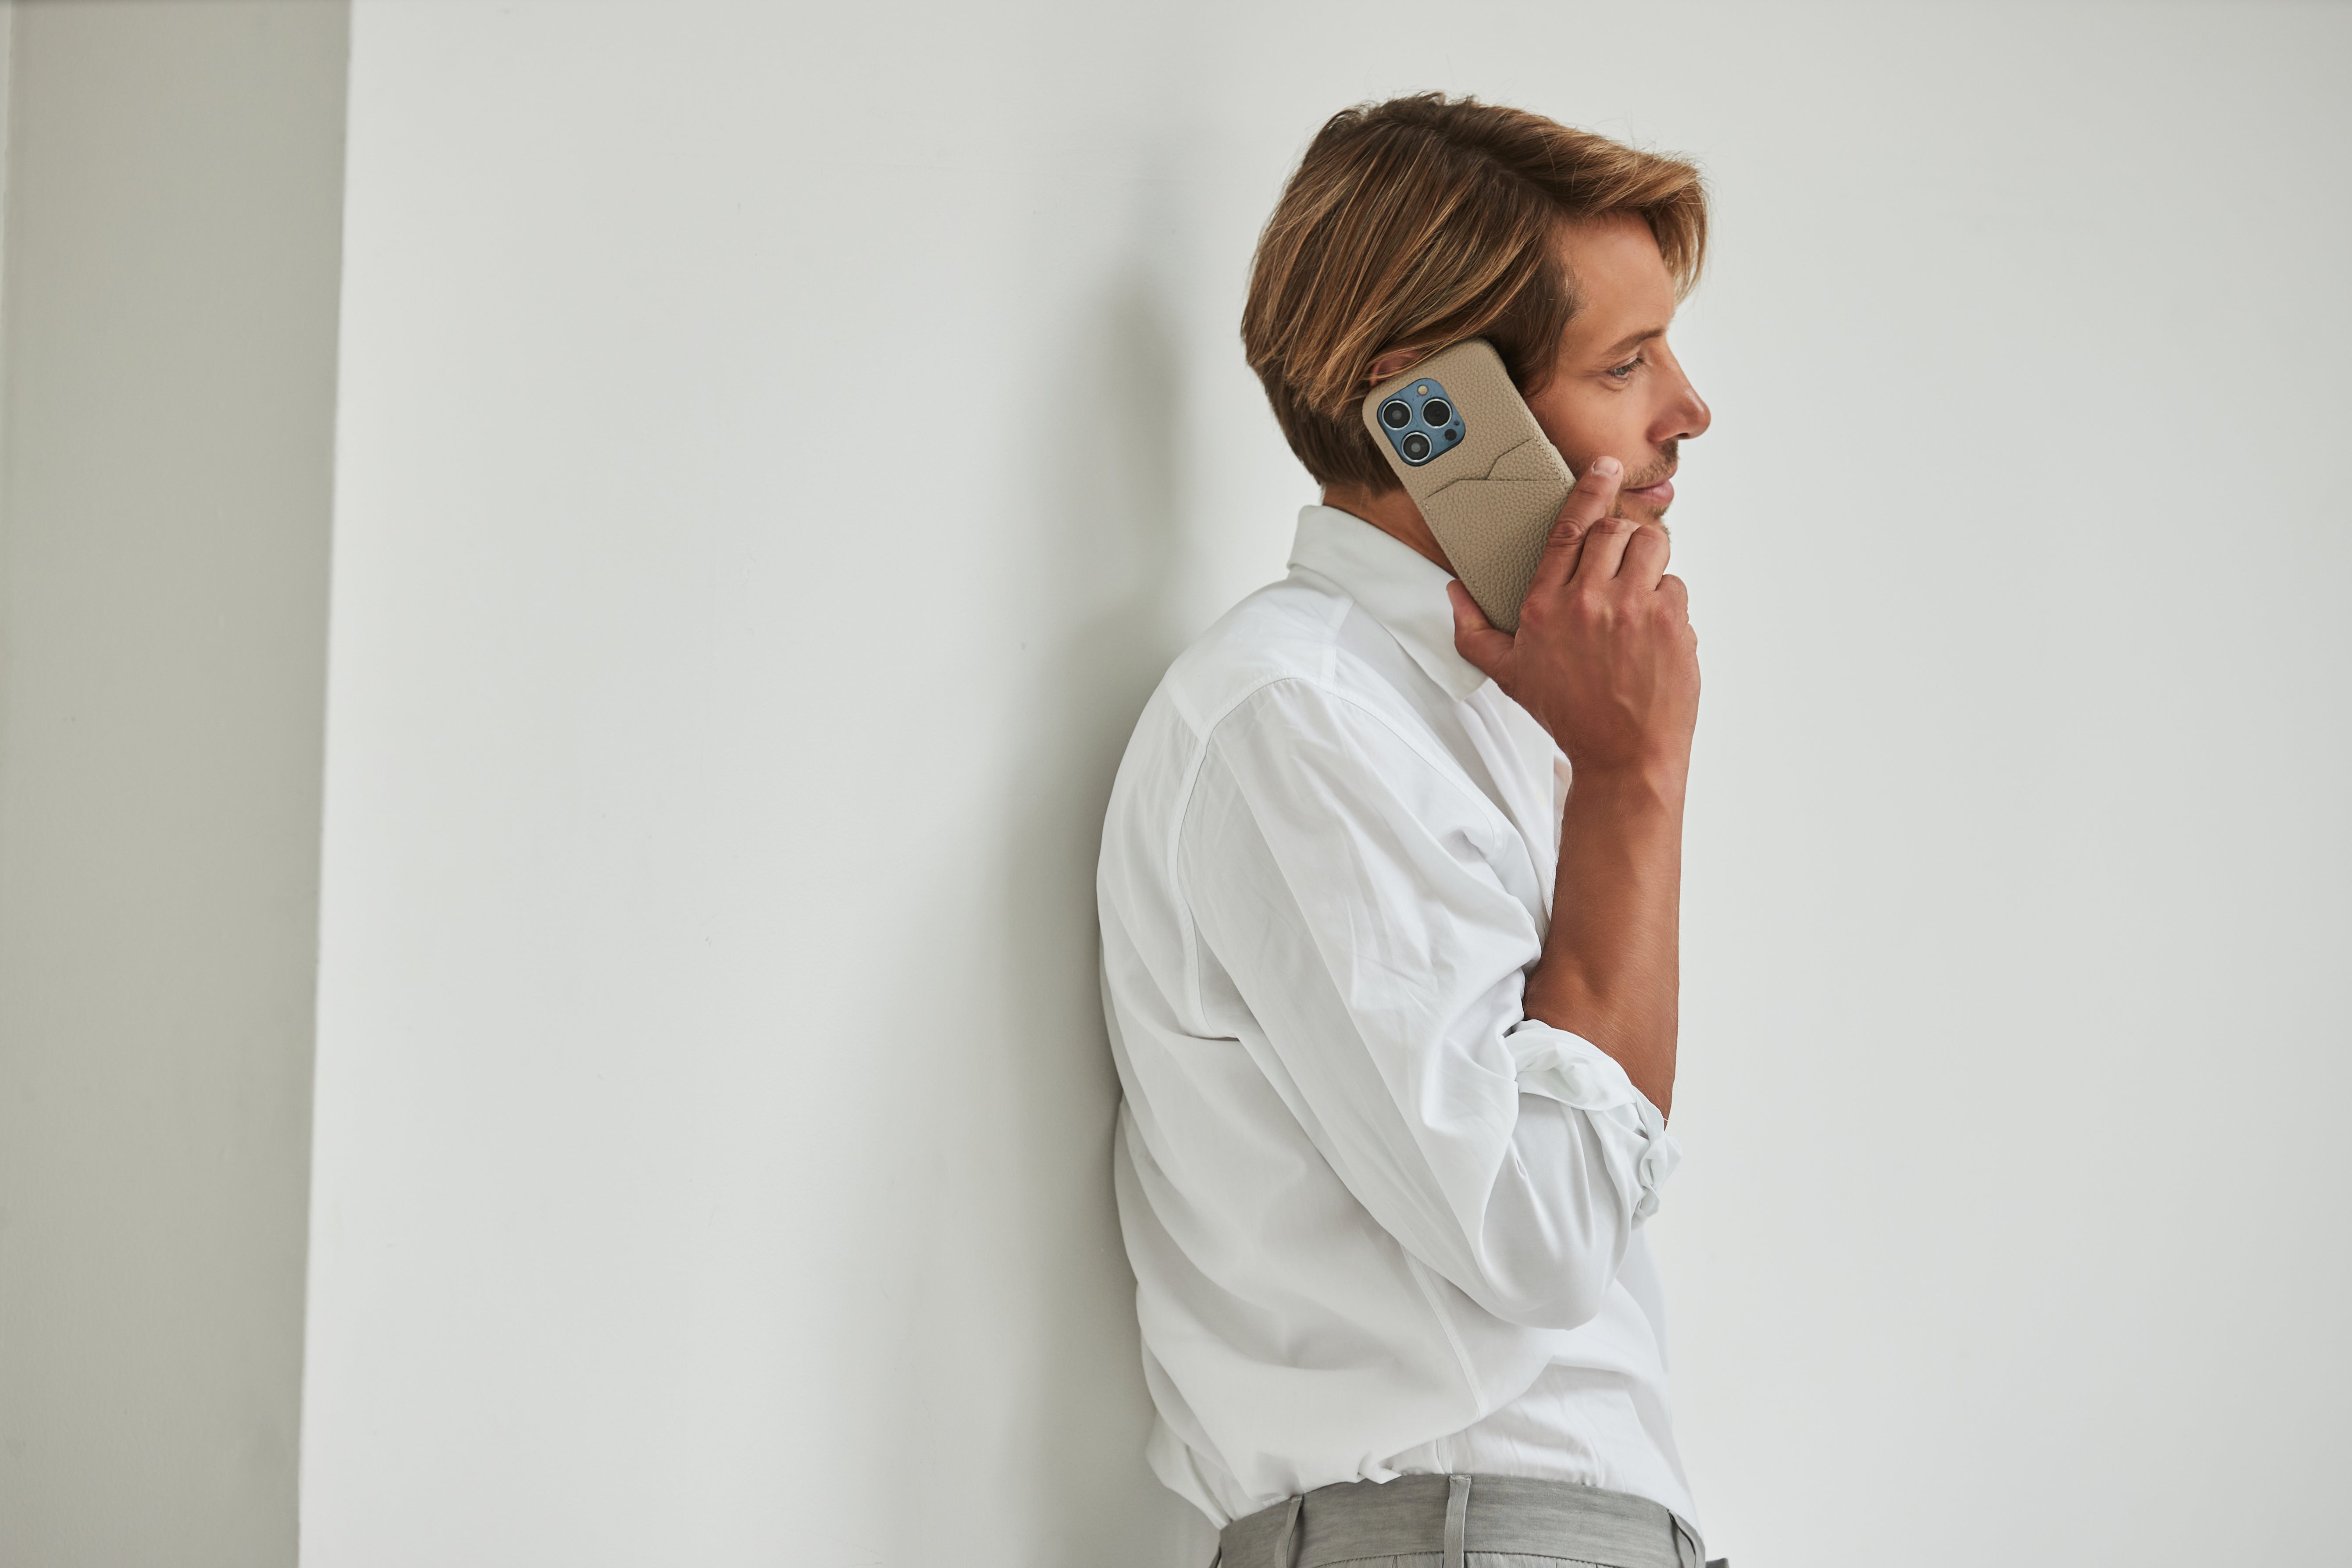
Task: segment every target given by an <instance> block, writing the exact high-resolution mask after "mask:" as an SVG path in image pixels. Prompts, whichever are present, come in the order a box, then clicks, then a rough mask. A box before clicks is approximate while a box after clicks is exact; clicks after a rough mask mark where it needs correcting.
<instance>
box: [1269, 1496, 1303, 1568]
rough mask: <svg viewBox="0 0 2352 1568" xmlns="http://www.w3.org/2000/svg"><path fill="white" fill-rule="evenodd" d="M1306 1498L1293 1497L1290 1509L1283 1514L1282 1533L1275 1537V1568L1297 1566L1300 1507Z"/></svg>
mask: <svg viewBox="0 0 2352 1568" xmlns="http://www.w3.org/2000/svg"><path fill="white" fill-rule="evenodd" d="M1306 1500H1307V1499H1306V1498H1305V1497H1304V1496H1300V1497H1295V1498H1292V1499H1291V1500H1290V1511H1289V1512H1287V1513H1286V1514H1284V1515H1283V1516H1282V1533H1281V1534H1280V1535H1277V1536H1276V1537H1275V1538H1274V1564H1273V1568H1297V1564H1298V1547H1299V1544H1300V1542H1299V1539H1298V1537H1299V1533H1300V1531H1299V1529H1298V1509H1299V1505H1300V1504H1302V1503H1304V1502H1305V1501H1306Z"/></svg>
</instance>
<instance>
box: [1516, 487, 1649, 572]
mask: <svg viewBox="0 0 2352 1568" xmlns="http://www.w3.org/2000/svg"><path fill="white" fill-rule="evenodd" d="M1624 480H1625V466H1624V465H1623V464H1622V463H1620V462H1619V461H1618V460H1617V459H1616V458H1593V459H1592V461H1591V463H1589V464H1587V465H1586V466H1585V469H1584V472H1583V473H1582V474H1581V475H1580V476H1579V477H1578V479H1577V481H1576V488H1575V489H1572V490H1570V491H1569V492H1568V501H1567V503H1566V504H1565V505H1563V506H1562V507H1561V508H1560V509H1559V519H1558V521H1555V522H1553V524H1552V525H1551V536H1550V537H1549V538H1548V539H1546V540H1545V541H1544V552H1543V559H1542V560H1540V561H1538V562H1537V563H1536V574H1535V578H1534V580H1533V581H1532V582H1530V583H1529V584H1528V592H1529V593H1530V594H1534V593H1541V592H1557V591H1558V590H1559V588H1560V587H1561V586H1562V585H1563V584H1566V583H1567V582H1568V580H1569V577H1570V575H1571V574H1574V572H1575V571H1576V561H1577V553H1578V549H1579V547H1580V545H1582V543H1583V542H1584V535H1585V533H1586V531H1588V530H1590V529H1591V527H1592V525H1593V524H1594V523H1596V522H1598V521H1601V519H1602V518H1604V517H1607V516H1608V515H1609V514H1610V512H1611V511H1612V510H1615V508H1616V505H1617V487H1618V486H1619V485H1621V484H1622V483H1623V482H1624ZM1611 570H1612V571H1613V570H1615V568H1614V566H1613V565H1612V568H1611Z"/></svg>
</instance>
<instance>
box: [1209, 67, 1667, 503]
mask: <svg viewBox="0 0 2352 1568" xmlns="http://www.w3.org/2000/svg"><path fill="white" fill-rule="evenodd" d="M1705 253H1706V193H1705V191H1704V189H1703V188H1702V187H1701V185H1700V184H1699V176H1698V171H1697V170H1696V169H1694V168H1692V167H1691V165H1689V164H1688V163H1682V162H1680V161H1678V160H1675V159H1673V158H1664V157H1660V156H1658V155H1656V154H1654V153H1642V152H1638V151H1635V150H1634V149H1633V148H1630V147H1626V146H1623V145H1622V144H1620V143H1618V142H1612V141H1610V140H1609V139H1608V138H1606V137H1604V136H1596V135H1593V134H1592V133H1591V132H1583V131H1575V130H1571V129H1570V128H1569V127H1567V126H1564V125H1560V124H1559V123H1557V122H1555V121H1549V120H1546V119H1545V118H1543V117H1542V116H1541V115H1538V114H1530V113H1528V112H1527V111H1525V110H1517V109H1505V108H1501V107H1498V106H1496V105H1493V104H1485V103H1479V102H1477V101H1476V100H1471V99H1463V100H1447V99H1445V98H1444V97H1443V96H1441V95H1439V94H1435V93H1426V94H1422V95H1420V96H1417V97H1412V98H1400V99H1394V100H1391V101H1389V102H1387V103H1381V104H1373V105H1370V106H1368V107H1363V108H1358V109H1350V110H1343V111H1342V112H1340V113H1339V114H1337V115H1334V116H1333V117H1332V118H1331V120H1330V121H1329V122H1328V123H1327V124H1326V125H1325V126H1324V127H1323V129H1322V131H1321V132H1318V134H1317V136H1316V138H1315V140H1314V142H1313V143H1312V144H1310V145H1309V146H1308V147H1307V156H1306V157H1305V159H1304V160H1302V161H1301V162H1300V163H1299V166H1298V172H1297V174H1293V175H1292V176H1291V179H1290V184H1289V185H1288V186H1287V187H1286V188H1285V189H1284V191H1283V194H1282V200H1281V201H1280V203H1278V204H1277V205H1276V207H1275V210H1274V216H1273V217H1272V218H1270V219H1269V220H1267V223H1266V226H1265V234H1264V235H1263V236H1262V237H1260V239H1259V241H1258V249H1257V259H1256V263H1255V267H1254V268H1253V269H1252V273H1251V277H1250V291H1249V302H1248V305H1247V307H1246V308H1245V309H1244V311H1243V315H1242V343H1243V347H1244V350H1245V351H1246V352H1247V353H1248V355H1249V363H1250V368H1251V369H1253V370H1255V371H1256V372H1257V374H1258V379H1259V380H1260V381H1262V382H1264V383H1265V391H1266V396H1267V398H1268V399H1269V400H1270V401H1271V402H1272V403H1273V405H1274V412H1275V417H1276V419H1278V420H1279V421H1280V422H1281V425H1282V431H1283V434H1284V436H1285V437H1287V438H1288V439H1289V442H1290V447H1291V450H1292V451H1294V452H1296V453H1297V454H1298V458H1299V460H1300V461H1301V462H1303V463H1305V464H1306V465H1307V471H1308V472H1310V473H1312V474H1313V475H1314V476H1315V477H1316V479H1318V480H1320V481H1321V482H1322V483H1323V484H1324V486H1325V487H1326V488H1327V489H1329V490H1331V491H1333V492H1335V493H1356V494H1364V495H1370V496H1379V495H1381V494H1383V493H1384V492H1387V491H1391V490H1396V489H1399V487H1398V485H1397V482H1396V477H1395V475H1394V474H1393V473H1391V471H1390V469H1389V466H1388V464H1387V462H1386V461H1385V460H1384V459H1383V458H1381V454H1380V451H1379V449H1378V448H1377V447H1375V446H1374V445H1373V443H1372V438H1371V436H1370V433H1369V432H1368V431H1366V430H1365V428H1364V426H1363V423H1362V421H1361V419H1360V417H1359V416H1358V414H1357V406H1358V405H1359V404H1360V402H1361V401H1362V399H1363V396H1364V395H1365V394H1366V393H1367V392H1368V391H1370V388H1371V386H1372V384H1373V383H1374V382H1376V381H1380V380H1384V379H1386V378H1387V377H1388V376H1390V375H1392V374H1396V373H1398V372H1399V371H1402V370H1403V369H1404V368H1405V367H1406V366H1408V365H1410V364H1412V363H1414V362H1415V361H1417V360H1419V359H1421V358H1422V357H1423V356H1424V355H1426V354H1430V353H1435V352H1436V351H1437V350H1439V349H1441V348H1444V347H1445V346H1446V345H1447V344H1449V343H1454V342H1461V341H1462V340H1463V339H1465V338H1485V339H1486V341H1487V342H1490V343H1492V344H1494V346H1495V348H1496V352H1498V353H1500V354H1501V355H1502V358H1503V363H1504V366H1505V368H1507V370H1508V371H1509V372H1510V374H1511V379H1512V381H1513V382H1515V383H1516V384H1517V385H1518V388H1519V391H1520V393H1521V395H1524V396H1525V397H1526V399H1527V401H1528V407H1529V408H1530V409H1532V410H1533V411H1534V413H1535V416H1536V418H1537V420H1538V423H1540V424H1541V425H1542V426H1543V427H1544V433H1545V434H1546V435H1548V436H1549V437H1551V440H1552V444H1553V445H1554V446H1556V447H1559V452H1560V456H1561V457H1563V458H1567V459H1568V462H1569V465H1570V467H1571V468H1574V469H1576V470H1577V471H1578V472H1579V473H1581V472H1582V471H1583V470H1584V468H1585V467H1586V465H1588V464H1589V463H1591V460H1592V459H1593V458H1599V457H1604V456H1606V457H1614V458H1617V459H1618V460H1619V461H1620V462H1622V463H1623V464H1624V465H1625V489H1624V490H1623V491H1622V497H1621V500H1620V510H1621V511H1622V512H1623V513H1624V514H1625V515H1626V516H1628V517H1632V518H1633V519H1635V520H1636V521H1656V520H1657V519H1658V518H1659V517H1660V516H1661V515H1662V514H1663V513H1664V510H1665V509H1666V506H1667V504H1668V503H1669V502H1671V501H1672V500H1673V496H1674V491H1673V487H1672V485H1671V484H1667V483H1665V482H1664V481H1665V480H1666V479H1667V478H1668V476H1669V475H1671V474H1672V473H1673V471H1674V468H1675V461H1676V455H1677V448H1678V446H1679V444H1680V443H1681V442H1682V441H1683V440H1685V439H1686V438H1688V437H1694V436H1696V435H1698V434H1700V433H1701V432H1702V431H1704V430H1705V429H1706V426H1707V417H1708V416H1707V409H1706V404H1705V403H1703V402H1702V401H1700V399H1699V396H1698V394H1697V393H1696V391H1694V390H1693V389H1692V387H1691V384H1690V383H1689V381H1688V380H1687V379H1685V377H1684V375H1683V374H1682V367H1681V366H1680V365H1679V364H1677V363H1675V358H1674V355H1673V353H1671V352H1670V351H1669V350H1668V349H1667V347H1666V342H1665V330H1666V326H1667V323H1668V321H1670V320H1671V319H1672V317H1673V315H1674V309H1675V303H1676V302H1677V301H1678V300H1680V299H1681V297H1682V296H1683V295H1684V294H1685V293H1686V292H1687V291H1688V290H1689V289H1690V286H1691V285H1692V284H1693V283H1694V282H1695V281H1696V279H1697V278H1698V272H1699V267H1700V263H1701V261H1702V259H1703V258H1704V256H1705Z"/></svg>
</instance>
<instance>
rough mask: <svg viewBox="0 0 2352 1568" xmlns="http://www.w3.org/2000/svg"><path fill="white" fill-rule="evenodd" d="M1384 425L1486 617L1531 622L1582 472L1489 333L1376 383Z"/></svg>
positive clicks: (1397, 460) (1378, 427)
mask: <svg viewBox="0 0 2352 1568" xmlns="http://www.w3.org/2000/svg"><path fill="white" fill-rule="evenodd" d="M1364 427H1365V428H1366V429H1368V430H1370V432H1371V433H1372V439H1373V440H1374V441H1375V442H1376V443H1378V444H1379V446H1380V448H1381V453H1382V454H1383V455H1384V456H1385V457H1386V458H1388V460H1389V467H1390V468H1393V469H1395V470H1396V476H1397V479H1399V480H1400V481H1402V484H1403V485H1404V489H1405V493H1406V494H1407V495H1409V496H1411V497H1412V499H1413V501H1414V503H1415V504H1416V505H1418V506H1419V507H1420V508H1421V515H1422V516H1423V518H1425V519H1427V520H1428V522H1429V531H1430V532H1432V533H1433V534H1435V535H1436V536H1437V542H1438V544H1439V546H1440V547H1441V548H1443V549H1444V552H1445V558H1446V559H1447V560H1448V561H1451V562H1453V563H1454V575H1456V576H1458V577H1460V578H1461V579H1462V585H1463V586H1464V587H1465V588H1467V589H1469V590H1470V596H1471V597H1472V598H1473V599H1475V600H1476V601H1477V602H1478V607H1479V608H1480V609H1482V610H1484V611H1486V619H1487V620H1488V621H1490V622H1492V623H1493V624H1494V625H1496V626H1500V627H1501V628H1502V629H1503V630H1505V631H1507V632H1516V631H1517V630H1518V629H1519V603H1520V601H1521V600H1523V599H1525V598H1526V597H1527V596H1528V584H1529V583H1530V582H1532V581H1533V580H1534V578H1535V574H1536V562H1537V561H1538V559H1539V558H1540V557H1541V556H1542V554H1543V547H1544V541H1545V540H1546V539H1548V538H1549V537H1550V535H1551V525H1552V524H1553V522H1555V521H1558V520H1559V509H1560V508H1561V507H1563V506H1565V505H1567V504H1568V492H1569V491H1570V489H1574V488H1575V485H1576V476H1575V475H1574V474H1572V473H1570V472H1569V468H1568V464H1567V463H1566V462H1564V461H1562V460H1561V458H1560V455H1559V452H1558V451H1557V450H1555V449H1554V448H1553V447H1552V444H1551V442H1550V441H1549V439H1548V438H1547V437H1545V435H1544V433H1543V426H1540V425H1538V424H1537V423H1536V416H1534V415H1533V414H1531V413H1529V412H1528V405H1527V404H1526V403H1525V402H1523V401H1521V399H1520V397H1519V389H1518V388H1517V387H1516V386H1513V385H1512V384H1511V378H1510V375H1509V374H1508V373H1507V372H1506V371H1505V370H1504V369H1503V358H1502V356H1501V355H1500V354H1498V353H1496V352H1495V351H1494V349H1493V348H1492V347H1491V346H1490V345H1489V344H1488V343H1487V342H1486V340H1485V339H1483V338H1471V339H1468V340H1466V341H1465V342H1458V343H1455V344H1454V346H1453V347H1451V348H1447V349H1443V350H1440V351H1439V352H1438V353H1433V354H1432V355H1430V356H1429V357H1428V358H1427V359H1425V360H1423V361H1422V362H1421V363H1419V364H1417V365H1415V366H1413V367H1412V371H1411V373H1409V374H1404V375H1399V376H1391V378H1390V379H1388V380H1387V381H1384V382H1382V383H1381V384H1380V385H1378V386H1376V387H1374V388H1372V393H1371V395H1370V396H1369V397H1367V398H1365V399H1364Z"/></svg>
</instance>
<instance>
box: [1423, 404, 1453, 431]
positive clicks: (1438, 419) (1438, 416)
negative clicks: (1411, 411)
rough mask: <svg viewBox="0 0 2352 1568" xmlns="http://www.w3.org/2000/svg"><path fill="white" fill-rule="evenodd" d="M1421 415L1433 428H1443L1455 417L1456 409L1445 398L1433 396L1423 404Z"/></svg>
mask: <svg viewBox="0 0 2352 1568" xmlns="http://www.w3.org/2000/svg"><path fill="white" fill-rule="evenodd" d="M1421 416H1422V418H1423V421H1425V422H1426V423H1427V424H1428V426H1429V427H1430V428H1431V429H1433V430H1443V429H1444V428H1445V426H1446V425H1447V423H1448V422H1449V421H1451V420H1452V419H1453V417H1454V409H1453V407H1452V405H1449V404H1448V403H1447V402H1446V401H1445V399H1444V398H1442V397H1433V398H1431V399H1430V400H1429V401H1428V402H1426V403H1424V404H1423V405H1421Z"/></svg>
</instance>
